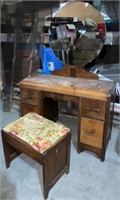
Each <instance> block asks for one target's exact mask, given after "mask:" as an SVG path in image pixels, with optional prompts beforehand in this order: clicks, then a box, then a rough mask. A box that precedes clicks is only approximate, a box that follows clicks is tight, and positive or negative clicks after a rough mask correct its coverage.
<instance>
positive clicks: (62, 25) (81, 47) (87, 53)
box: [49, 2, 106, 65]
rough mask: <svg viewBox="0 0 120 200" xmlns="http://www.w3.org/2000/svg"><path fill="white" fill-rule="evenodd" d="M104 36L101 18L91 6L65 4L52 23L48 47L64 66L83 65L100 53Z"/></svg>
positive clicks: (76, 3) (77, 3) (78, 3)
mask: <svg viewBox="0 0 120 200" xmlns="http://www.w3.org/2000/svg"><path fill="white" fill-rule="evenodd" d="M105 34H106V27H105V23H104V20H103V17H102V15H101V14H100V12H99V11H97V10H96V9H95V8H94V7H93V6H92V5H90V4H89V3H85V2H74V3H67V4H66V5H65V6H64V7H63V8H61V9H60V10H59V11H58V12H57V13H56V14H55V16H54V18H53V20H52V22H51V25H50V29H49V45H50V47H51V48H52V50H53V51H54V53H55V54H56V56H57V57H58V58H59V59H60V60H61V61H62V62H64V63H65V64H70V65H85V64H87V63H89V62H91V61H92V60H93V59H94V58H95V57H96V56H97V55H98V54H99V53H100V52H101V50H102V47H103V45H104V40H105Z"/></svg>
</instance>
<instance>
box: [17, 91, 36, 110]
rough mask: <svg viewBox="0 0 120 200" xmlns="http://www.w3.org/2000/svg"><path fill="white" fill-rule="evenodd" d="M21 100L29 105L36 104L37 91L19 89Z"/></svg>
mask: <svg viewBox="0 0 120 200" xmlns="http://www.w3.org/2000/svg"><path fill="white" fill-rule="evenodd" d="M20 93H21V101H22V102H23V103H28V104H31V105H36V106H37V105H38V103H39V91H37V90H31V89H23V88H21V89H20Z"/></svg>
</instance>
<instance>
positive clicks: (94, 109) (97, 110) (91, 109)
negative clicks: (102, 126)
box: [86, 106, 100, 112]
mask: <svg viewBox="0 0 120 200" xmlns="http://www.w3.org/2000/svg"><path fill="white" fill-rule="evenodd" d="M86 109H87V110H88V111H93V112H100V109H99V108H90V107H88V106H87V108H86Z"/></svg>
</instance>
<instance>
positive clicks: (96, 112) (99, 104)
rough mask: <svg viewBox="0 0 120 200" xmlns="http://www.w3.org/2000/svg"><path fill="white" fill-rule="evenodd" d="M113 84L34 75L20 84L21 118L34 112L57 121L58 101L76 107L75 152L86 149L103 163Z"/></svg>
mask: <svg viewBox="0 0 120 200" xmlns="http://www.w3.org/2000/svg"><path fill="white" fill-rule="evenodd" d="M114 88H115V86H114V83H113V82H108V81H100V80H90V79H83V78H72V77H63V76H56V75H46V74H36V73H35V74H33V75H32V76H30V77H28V78H25V79H23V80H22V81H21V82H20V94H21V115H22V116H23V115H25V114H26V113H28V112H36V113H38V114H40V115H43V116H44V117H46V118H49V119H51V120H53V121H56V120H57V119H58V112H59V111H58V101H71V102H74V103H75V104H76V106H78V113H79V114H78V119H79V120H78V138H77V151H78V153H80V152H82V151H83V150H88V151H90V152H93V153H95V154H96V155H97V156H98V157H99V158H100V159H101V160H102V161H104V159H105V152H106V147H107V144H108V141H109V139H110V137H111V129H112V118H113V107H114Z"/></svg>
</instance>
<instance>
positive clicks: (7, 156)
mask: <svg viewBox="0 0 120 200" xmlns="http://www.w3.org/2000/svg"><path fill="white" fill-rule="evenodd" d="M2 141H3V149H4V157H5V163H6V168H9V167H10V162H11V159H10V149H11V148H12V147H11V146H10V145H9V144H8V143H7V142H6V141H5V139H4V136H3V135H2Z"/></svg>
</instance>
